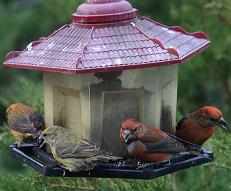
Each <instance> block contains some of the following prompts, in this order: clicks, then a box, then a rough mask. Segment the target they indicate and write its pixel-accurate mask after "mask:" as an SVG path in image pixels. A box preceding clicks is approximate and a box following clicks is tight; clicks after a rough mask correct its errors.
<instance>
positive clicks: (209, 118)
mask: <svg viewBox="0 0 231 191" xmlns="http://www.w3.org/2000/svg"><path fill="white" fill-rule="evenodd" d="M215 126H218V127H220V128H222V129H225V130H228V124H227V122H226V121H225V120H224V118H223V115H222V112H221V111H220V110H219V109H217V108H215V107H211V106H205V107H203V108H201V109H199V110H198V111H195V112H193V113H192V114H191V115H189V116H188V117H184V118H183V119H181V120H180V121H179V122H178V124H177V127H176V133H175V135H176V136H177V137H179V138H181V139H184V140H186V141H189V142H191V143H194V144H196V145H199V146H202V145H203V144H204V143H205V142H206V141H207V140H208V139H209V138H210V137H211V136H212V135H213V133H214V132H215Z"/></svg>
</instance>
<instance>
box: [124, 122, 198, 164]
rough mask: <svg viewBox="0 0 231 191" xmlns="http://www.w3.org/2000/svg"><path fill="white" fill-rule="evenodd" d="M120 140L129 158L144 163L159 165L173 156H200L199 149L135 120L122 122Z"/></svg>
mask: <svg viewBox="0 0 231 191" xmlns="http://www.w3.org/2000/svg"><path fill="white" fill-rule="evenodd" d="M120 139H121V141H122V142H123V143H124V144H126V146H127V150H128V152H129V154H131V156H133V157H135V158H137V159H139V160H142V161H145V162H152V163H161V162H164V161H166V160H169V159H170V158H171V157H172V156H173V155H175V154H179V153H182V152H190V153H192V154H196V155H200V151H201V148H200V147H197V146H194V145H191V144H188V143H186V142H184V141H181V140H180V139H178V138H176V137H175V136H173V135H168V134H166V133H164V132H163V131H161V130H160V129H157V128H154V127H152V126H149V125H145V124H143V123H141V122H140V121H138V120H136V119H128V120H125V121H123V122H122V128H121V129H120Z"/></svg>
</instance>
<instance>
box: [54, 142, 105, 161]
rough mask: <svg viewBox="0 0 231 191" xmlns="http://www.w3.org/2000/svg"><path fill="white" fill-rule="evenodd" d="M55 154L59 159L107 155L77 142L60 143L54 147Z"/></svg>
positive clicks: (95, 148) (84, 143)
mask: <svg viewBox="0 0 231 191" xmlns="http://www.w3.org/2000/svg"><path fill="white" fill-rule="evenodd" d="M56 153H57V155H58V157H60V158H63V159H65V158H79V159H81V158H90V157H94V156H98V155H103V154H106V155H109V153H107V152H105V151H103V150H101V149H99V148H97V147H95V146H94V145H91V144H89V143H87V142H86V141H82V140H81V141H77V142H75V143H67V144H66V143H62V144H61V143H60V144H57V145H56Z"/></svg>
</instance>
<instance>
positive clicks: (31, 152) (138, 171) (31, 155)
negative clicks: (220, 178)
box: [10, 144, 214, 179]
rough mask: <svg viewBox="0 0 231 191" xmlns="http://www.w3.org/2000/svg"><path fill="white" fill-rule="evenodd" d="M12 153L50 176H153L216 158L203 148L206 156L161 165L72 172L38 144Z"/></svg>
mask: <svg viewBox="0 0 231 191" xmlns="http://www.w3.org/2000/svg"><path fill="white" fill-rule="evenodd" d="M10 153H11V155H13V156H14V157H16V158H17V159H20V160H22V161H23V162H24V163H26V164H27V165H29V166H31V167H32V168H34V169H35V170H36V171H38V172H40V173H41V174H42V175H43V176H49V177H60V176H65V177H96V178H128V179H154V178H157V177H161V176H164V175H167V174H171V173H174V172H177V171H179V170H184V169H187V168H191V167H194V166H199V165H202V164H205V163H210V162H212V161H213V160H214V156H213V152H212V151H208V150H204V149H203V150H202V152H201V154H202V155H204V157H203V156H195V155H191V154H181V155H177V156H174V157H173V158H172V159H171V160H169V161H167V162H164V163H161V164H159V165H150V166H146V167H142V166H143V165H144V164H145V163H144V164H138V163H137V162H135V163H134V161H133V162H131V161H119V162H110V163H104V162H100V163H98V164H97V166H96V167H95V169H94V170H91V171H86V172H78V173H76V172H69V171H67V170H65V169H63V168H62V167H60V165H59V164H58V163H57V162H56V160H55V159H54V158H53V157H52V156H51V155H50V154H49V153H47V152H45V151H44V150H42V149H40V148H38V145H36V144H24V145H21V146H20V148H18V147H17V145H11V146H10ZM141 167H142V168H141Z"/></svg>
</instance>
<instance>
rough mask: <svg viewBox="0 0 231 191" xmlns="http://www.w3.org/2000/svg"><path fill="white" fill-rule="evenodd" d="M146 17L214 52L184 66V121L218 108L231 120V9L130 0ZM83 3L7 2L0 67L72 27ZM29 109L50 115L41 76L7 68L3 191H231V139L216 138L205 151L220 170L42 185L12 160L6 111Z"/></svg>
mask: <svg viewBox="0 0 231 191" xmlns="http://www.w3.org/2000/svg"><path fill="white" fill-rule="evenodd" d="M130 1H131V2H132V3H133V4H134V7H136V8H138V9H139V10H140V13H141V14H142V15H145V16H148V17H151V18H153V19H155V20H157V21H160V22H162V23H164V24H166V25H180V26H183V27H184V28H186V29H187V30H188V31H192V32H193V31H198V30H201V31H204V32H206V33H207V34H208V35H209V38H210V40H211V41H212V46H211V48H210V49H208V50H206V51H205V52H204V53H203V54H201V55H199V56H197V57H195V58H193V59H192V60H191V61H189V62H188V63H187V64H184V65H181V66H179V95H178V114H179V115H178V118H180V117H181V116H182V115H186V114H188V113H190V112H192V111H194V110H196V109H198V108H199V107H201V106H204V105H214V106H217V107H219V108H221V110H222V111H224V115H225V118H226V119H228V120H229V119H231V107H230V104H231V75H230V72H231V64H230V63H231V51H230V47H231V1H230V0H190V1H186V0H171V1H169V0H142V1H140V0H130ZM82 2H83V1H81V0H68V1H67V0H58V1H57V0H1V1H0V24H1V25H0V61H1V63H2V62H3V61H4V57H5V55H6V53H7V52H9V51H11V50H22V49H24V47H26V46H27V44H29V42H31V41H33V40H36V39H38V38H39V37H41V36H47V35H49V34H50V33H52V32H53V31H54V30H55V29H57V28H58V27H60V26H62V25H63V24H65V23H70V22H71V17H70V15H71V14H72V13H73V12H74V10H75V8H76V7H77V5H79V4H80V3H82ZM19 101H21V102H25V103H28V104H30V105H32V106H36V107H38V108H39V109H40V110H41V111H43V89H42V77H41V73H39V72H31V71H21V70H6V69H3V68H2V65H0V126H2V127H1V128H0V190H6V191H8V190H9V191H10V190H12V191H15V190H25V191H27V190H28V191H29V190H32V191H33V190H35V191H40V190H60V189H61V190H74V189H75V190H102V191H103V190H109V189H111V190H159V191H161V190H174V191H178V190H179V191H181V190H182V191H197V190H204V191H207V190H208V191H211V190H212V191H213V190H220V191H227V190H231V181H230V180H231V139H230V138H229V136H230V135H229V134H224V133H222V132H221V131H219V130H218V131H217V133H216V136H214V137H213V138H212V139H211V140H210V141H209V142H208V143H207V145H206V147H207V148H210V149H213V150H214V152H215V156H216V162H215V163H213V164H212V165H205V166H201V167H196V168H193V169H190V170H186V171H183V172H179V173H176V174H174V175H171V176H167V177H164V178H160V179H156V180H153V181H137V180H136V181H135V180H119V179H118V180H111V179H84V178H78V179H77V178H74V179H73V178H72V179H63V178H43V177H41V176H40V175H38V174H37V173H36V172H34V171H33V170H32V169H31V168H29V167H26V166H24V165H22V164H20V163H18V161H16V160H14V159H13V158H11V157H10V156H9V155H8V145H9V144H10V143H12V142H13V139H12V137H11V136H10V135H9V130H8V127H7V125H6V119H5V109H6V107H7V106H8V105H9V104H11V103H13V102H19Z"/></svg>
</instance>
